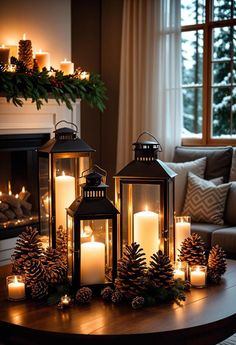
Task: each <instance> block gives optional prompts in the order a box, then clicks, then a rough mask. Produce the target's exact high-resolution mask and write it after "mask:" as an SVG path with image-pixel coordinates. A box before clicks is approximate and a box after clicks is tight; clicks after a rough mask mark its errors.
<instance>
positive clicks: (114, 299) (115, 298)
mask: <svg viewBox="0 0 236 345" xmlns="http://www.w3.org/2000/svg"><path fill="white" fill-rule="evenodd" d="M122 300H123V295H122V293H121V292H120V291H119V290H115V291H114V292H113V293H112V295H111V301H112V302H113V303H120V302H122Z"/></svg>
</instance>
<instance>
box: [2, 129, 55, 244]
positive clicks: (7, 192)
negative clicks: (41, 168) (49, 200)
mask: <svg viewBox="0 0 236 345" xmlns="http://www.w3.org/2000/svg"><path fill="white" fill-rule="evenodd" d="M49 139H50V133H37V134H6V135H5V134H3V135H0V162H1V169H0V239H6V238H11V237H15V236H18V235H19V233H21V232H22V230H23V229H24V228H25V226H26V225H28V226H37V227H38V222H39V218H38V211H39V205H38V202H39V201H38V200H39V198H38V190H39V189H38V155H37V151H36V149H37V148H39V147H40V146H41V145H43V144H44V143H45V142H47V141H48V140H49Z"/></svg>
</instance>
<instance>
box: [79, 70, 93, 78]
mask: <svg viewBox="0 0 236 345" xmlns="http://www.w3.org/2000/svg"><path fill="white" fill-rule="evenodd" d="M79 78H80V79H87V80H89V78H90V73H89V72H86V71H83V72H81V73H80V75H79Z"/></svg>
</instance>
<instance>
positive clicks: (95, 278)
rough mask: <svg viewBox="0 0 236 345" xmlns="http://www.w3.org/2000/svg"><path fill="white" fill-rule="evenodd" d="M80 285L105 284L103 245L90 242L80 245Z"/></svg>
mask: <svg viewBox="0 0 236 345" xmlns="http://www.w3.org/2000/svg"><path fill="white" fill-rule="evenodd" d="M80 265H81V266H80V271H81V284H84V285H85V284H88V285H89V284H102V283H104V282H105V244H104V243H102V242H94V236H92V238H91V242H86V243H82V244H81V263H80Z"/></svg>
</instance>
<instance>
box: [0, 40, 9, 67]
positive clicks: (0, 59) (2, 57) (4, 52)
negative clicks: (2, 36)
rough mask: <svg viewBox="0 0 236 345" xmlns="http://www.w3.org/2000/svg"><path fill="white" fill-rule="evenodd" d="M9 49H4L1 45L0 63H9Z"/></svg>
mask: <svg viewBox="0 0 236 345" xmlns="http://www.w3.org/2000/svg"><path fill="white" fill-rule="evenodd" d="M9 55H10V48H7V47H5V45H4V44H3V45H2V46H1V47H0V63H2V64H8V63H9Z"/></svg>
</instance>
